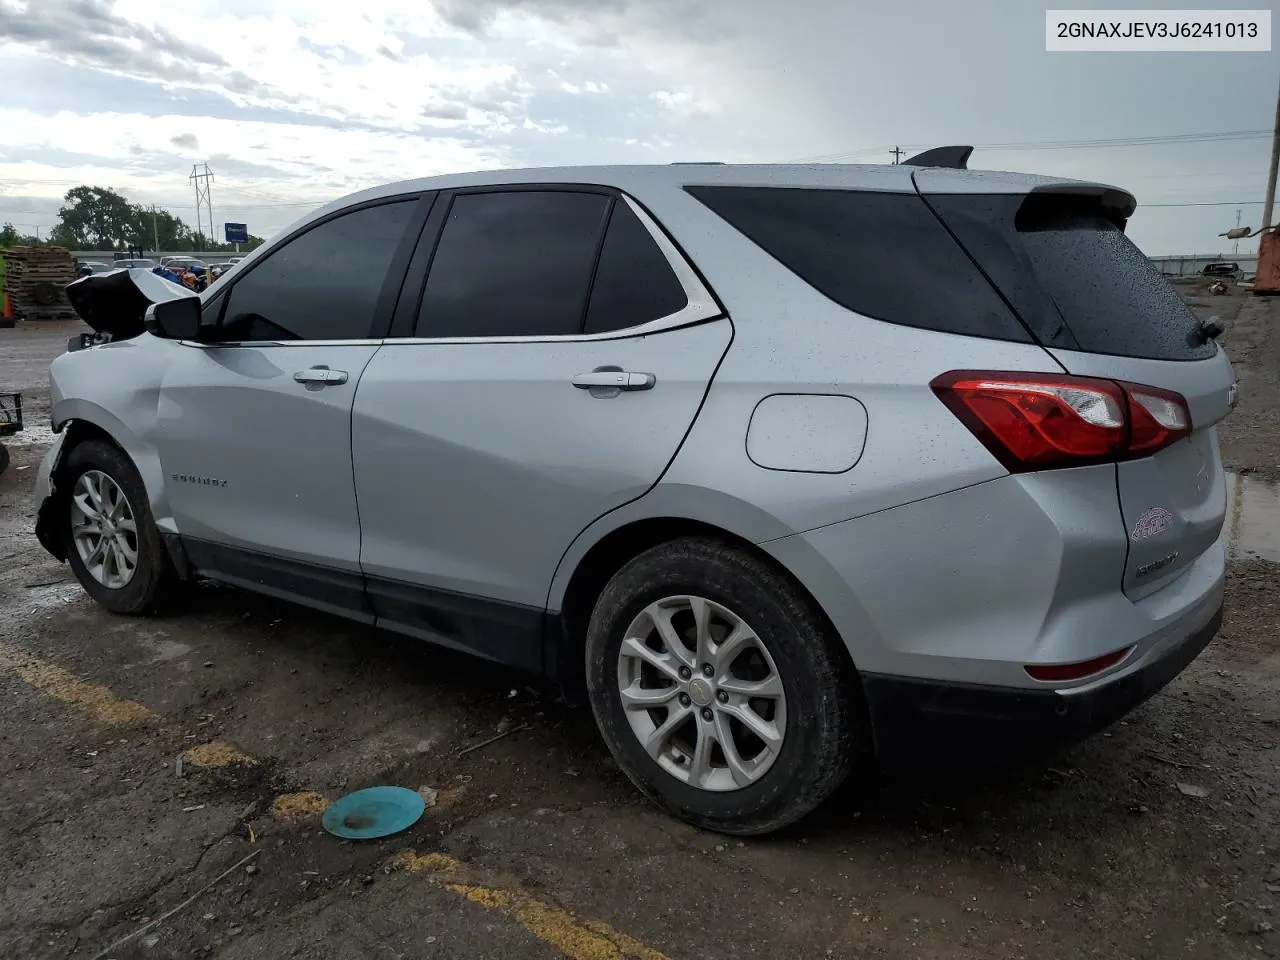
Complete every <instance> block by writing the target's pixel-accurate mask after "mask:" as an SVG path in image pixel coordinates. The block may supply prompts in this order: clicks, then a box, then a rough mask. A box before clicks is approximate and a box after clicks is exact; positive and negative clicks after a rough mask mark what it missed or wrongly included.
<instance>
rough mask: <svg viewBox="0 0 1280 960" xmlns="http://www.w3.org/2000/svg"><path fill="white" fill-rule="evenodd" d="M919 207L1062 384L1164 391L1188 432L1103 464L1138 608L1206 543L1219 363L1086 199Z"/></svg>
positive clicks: (1195, 321) (1183, 310)
mask: <svg viewBox="0 0 1280 960" xmlns="http://www.w3.org/2000/svg"><path fill="white" fill-rule="evenodd" d="M926 199H927V200H928V202H929V204H930V205H931V206H932V207H933V209H934V210H935V211H936V212H937V213H938V215H939V217H940V218H941V219H942V221H943V222H944V223H945V224H946V225H947V227H948V229H950V230H951V231H952V232H953V234H954V235H955V236H956V238H957V239H958V240H959V241H960V243H961V244H963V245H964V247H965V249H966V250H967V251H968V252H969V254H970V255H971V256H972V257H973V258H974V262H975V263H976V264H977V265H978V267H979V268H980V269H982V271H983V272H984V273H986V274H987V276H988V277H989V278H990V279H991V281H992V282H993V283H994V284H995V285H996V287H997V288H998V289H999V290H1000V292H1001V293H1002V294H1003V295H1004V297H1005V298H1006V299H1007V300H1008V301H1009V303H1010V304H1011V305H1012V306H1013V308H1014V309H1015V310H1016V311H1017V313H1018V315H1019V316H1020V317H1021V318H1022V320H1023V322H1025V323H1026V324H1027V325H1028V326H1029V327H1030V328H1031V329H1032V331H1033V332H1034V333H1035V334H1036V336H1037V338H1038V339H1039V340H1040V342H1041V343H1042V344H1044V345H1045V347H1046V348H1048V349H1049V352H1050V353H1051V354H1052V355H1053V356H1054V358H1055V359H1056V360H1057V361H1058V362H1059V363H1061V364H1062V366H1063V367H1064V368H1065V369H1066V370H1067V372H1069V373H1072V374H1077V375H1079V376H1092V377H1103V378H1106V379H1110V380H1122V381H1127V382H1129V383H1137V384H1145V385H1147V386H1153V387H1160V388H1163V389H1165V390H1172V391H1175V392H1176V393H1178V394H1179V395H1181V396H1182V397H1183V398H1184V399H1185V400H1186V402H1187V408H1188V412H1189V414H1190V420H1191V432H1190V433H1189V435H1188V436H1186V437H1184V438H1183V439H1181V440H1179V441H1177V442H1176V443H1174V444H1172V445H1170V446H1168V447H1166V448H1164V449H1162V450H1160V451H1159V452H1158V453H1156V454H1155V455H1153V456H1150V457H1144V458H1141V459H1138V460H1132V461H1126V462H1122V463H1119V464H1117V466H1116V489H1117V494H1118V496H1119V499H1120V510H1121V514H1122V515H1123V517H1124V522H1125V527H1126V531H1127V532H1128V534H1129V536H1128V541H1127V542H1128V556H1127V562H1126V564H1125V574H1124V584H1123V586H1124V590H1125V592H1126V593H1127V594H1128V595H1129V596H1130V597H1131V598H1133V599H1135V600H1137V599H1141V598H1142V597H1145V596H1148V595H1150V594H1152V593H1155V592H1156V591H1158V590H1159V589H1160V588H1162V587H1164V586H1166V585H1168V584H1170V583H1172V582H1173V581H1175V580H1177V579H1178V578H1179V576H1180V575H1181V574H1183V573H1184V572H1186V570H1187V569H1188V568H1189V567H1191V566H1192V565H1193V564H1194V563H1195V561H1196V560H1197V559H1198V558H1199V557H1201V556H1203V555H1204V553H1205V551H1207V550H1209V549H1210V548H1212V547H1213V545H1214V543H1215V541H1217V539H1218V537H1219V535H1220V533H1221V530H1222V524H1223V520H1224V518H1225V514H1226V488H1225V482H1224V478H1223V473H1222V460H1221V456H1220V453H1219V448H1218V441H1217V435H1216V431H1215V430H1214V426H1215V424H1217V423H1218V422H1219V421H1221V420H1222V419H1223V418H1224V417H1225V416H1226V415H1227V413H1228V412H1229V411H1230V391H1231V386H1232V384H1233V383H1234V380H1235V378H1234V376H1233V374H1232V371H1231V365H1230V363H1229V362H1228V361H1227V358H1226V355H1225V354H1223V353H1222V351H1221V350H1220V349H1219V348H1218V346H1217V344H1216V343H1215V342H1214V341H1212V340H1205V339H1204V337H1202V336H1201V335H1200V321H1199V318H1197V317H1196V315H1195V313H1194V311H1193V310H1192V309H1191V308H1190V307H1189V306H1188V305H1187V304H1186V303H1185V302H1184V301H1183V299H1182V297H1180V296H1179V295H1178V292H1177V291H1176V290H1175V289H1174V288H1173V287H1172V286H1171V285H1170V284H1169V282H1168V281H1167V280H1165V279H1164V278H1163V277H1162V276H1160V273H1159V271H1157V270H1156V268H1155V267H1154V265H1152V264H1151V262H1150V261H1149V260H1148V259H1147V258H1146V256H1145V255H1143V253H1142V252H1141V251H1140V250H1138V248H1137V247H1136V246H1135V245H1134V244H1133V243H1132V242H1131V241H1130V240H1129V239H1128V237H1126V236H1125V234H1124V230H1123V227H1124V219H1123V217H1122V216H1120V215H1119V212H1118V211H1117V210H1116V209H1114V208H1111V209H1108V208H1107V207H1104V206H1103V204H1102V203H1101V201H1100V198H1099V197H1098V196H1093V195H1079V194H1062V193H1044V194H1037V193H1030V194H1021V195H987V194H967V195H960V194H943V195H932V194H931V195H928V196H927V197H926Z"/></svg>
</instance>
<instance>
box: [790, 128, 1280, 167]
mask: <svg viewBox="0 0 1280 960" xmlns="http://www.w3.org/2000/svg"><path fill="white" fill-rule="evenodd" d="M1271 133H1272V132H1271V131H1270V130H1224V131H1219V132H1217V133H1175V134H1168V135H1164V136H1147V137H1104V138H1096V139H1091V140H1024V141H1016V142H1009V143H976V144H974V147H976V148H980V149H983V150H1066V149H1071V150H1087V149H1093V148H1096V147H1144V146H1158V145H1166V144H1178V143H1209V142H1217V141H1235V140H1264V139H1266V138H1268V137H1270V136H1271ZM927 146H929V144H923V143H909V144H907V148H908V149H910V150H915V149H919V148H921V147H927ZM884 150H889V148H888V147H871V148H868V149H866V150H854V151H848V152H844V153H828V154H821V155H819V156H814V157H804V158H803V159H799V160H793V161H791V162H792V163H827V162H835V161H839V160H845V159H852V158H854V157H861V156H867V155H868V154H872V153H879V152H881V151H884Z"/></svg>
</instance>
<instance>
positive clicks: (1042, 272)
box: [929, 194, 1217, 360]
mask: <svg viewBox="0 0 1280 960" xmlns="http://www.w3.org/2000/svg"><path fill="white" fill-rule="evenodd" d="M929 202H930V203H931V204H933V206H934V208H935V209H936V210H937V211H938V214H939V215H940V216H941V217H942V218H943V220H945V221H946V223H947V225H948V226H949V227H951V229H952V230H954V231H955V233H956V236H957V237H958V238H959V239H960V242H961V243H963V244H965V246H966V247H967V248H968V250H969V252H970V253H972V254H973V256H974V258H975V259H976V260H977V261H978V263H979V264H981V265H982V267H983V269H984V270H986V272H987V274H988V275H989V276H990V277H991V278H992V280H993V281H994V282H995V283H996V285H997V286H999V287H1000V289H1001V291H1002V292H1003V293H1004V294H1005V296H1006V297H1007V298H1008V299H1009V302H1010V303H1012V304H1013V305H1014V307H1015V309H1017V311H1018V313H1019V314H1020V315H1021V316H1022V318H1023V319H1024V320H1026V321H1027V323H1028V324H1029V325H1030V326H1031V328H1032V329H1033V330H1035V331H1036V332H1037V334H1038V335H1039V336H1040V339H1041V340H1042V341H1043V342H1044V343H1045V344H1046V345H1048V346H1059V347H1063V348H1066V349H1075V350H1087V351H1089V352H1091V353H1109V354H1116V355H1119V356H1125V357H1144V358H1147V359H1153V360H1197V359H1202V358H1204V357H1211V356H1213V355H1214V353H1215V352H1216V350H1217V348H1216V347H1215V346H1214V345H1213V344H1212V343H1207V344H1206V343H1201V342H1200V339H1199V337H1198V336H1196V333H1197V330H1198V323H1197V321H1196V317H1195V314H1194V313H1192V311H1191V308H1190V307H1188V306H1187V305H1186V304H1185V303H1184V302H1183V300H1182V298H1181V297H1179V296H1178V293H1177V291H1176V290H1174V289H1173V287H1172V286H1170V285H1169V283H1168V281H1166V280H1165V279H1164V278H1163V277H1162V276H1160V271H1159V270H1157V269H1156V267H1155V265H1154V264H1152V263H1151V261H1149V260H1148V259H1147V258H1146V256H1144V255H1143V253H1142V252H1141V251H1140V250H1139V249H1138V248H1137V247H1136V246H1134V245H1133V242H1132V241H1131V240H1129V238H1128V237H1126V236H1125V235H1124V231H1123V230H1122V229H1121V227H1120V225H1119V223H1117V222H1116V221H1114V220H1112V219H1110V218H1109V217H1108V216H1106V213H1105V211H1104V210H1103V209H1102V207H1101V206H1099V202H1098V200H1097V199H1095V198H1091V197H1077V196H1071V195H1063V194H1031V195H1029V196H974V195H956V196H939V197H930V198H929ZM1121 222H1122V221H1121Z"/></svg>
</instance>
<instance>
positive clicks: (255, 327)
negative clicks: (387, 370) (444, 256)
mask: <svg viewBox="0 0 1280 960" xmlns="http://www.w3.org/2000/svg"><path fill="white" fill-rule="evenodd" d="M416 203H417V201H416V200H404V201H399V202H396V203H384V204H380V205H378V206H375V207H365V208H364V209H361V210H355V211H353V212H351V213H347V214H343V215H342V216H340V217H335V218H334V219H332V220H326V221H325V222H324V223H321V224H320V225H319V226H317V227H313V228H312V229H310V230H308V231H307V232H306V233H304V234H302V235H301V236H298V237H295V238H294V239H292V240H290V241H288V242H287V243H285V244H284V245H283V246H281V247H280V248H279V249H277V250H274V251H272V253H271V254H270V255H269V256H268V257H267V258H266V259H264V260H262V261H261V262H260V263H258V264H257V265H256V266H254V267H253V269H252V270H250V271H249V272H248V273H246V274H245V275H244V276H243V277H241V278H240V279H238V280H237V281H236V283H235V286H233V287H232V288H231V293H230V295H229V297H228V302H227V310H226V313H225V315H224V316H225V319H224V321H223V332H222V334H221V336H222V338H223V339H228V340H352V339H362V338H364V337H367V336H369V332H370V329H371V327H372V325H373V317H374V312H375V311H376V309H377V306H378V296H379V294H380V293H381V292H382V284H383V281H385V280H386V277H387V271H388V270H389V268H390V266H391V259H392V257H393V256H394V254H395V252H396V248H397V247H398V246H399V244H400V241H401V239H402V238H403V237H404V233H405V228H406V227H407V226H408V224H409V218H410V216H411V215H412V213H413V208H414V205H415V204H416Z"/></svg>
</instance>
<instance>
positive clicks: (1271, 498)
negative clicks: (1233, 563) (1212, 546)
mask: <svg viewBox="0 0 1280 960" xmlns="http://www.w3.org/2000/svg"><path fill="white" fill-rule="evenodd" d="M1227 550H1228V552H1229V554H1230V556H1231V557H1232V558H1233V559H1235V560H1270V561H1271V562H1272V563H1280V483H1267V482H1266V481H1264V480H1255V479H1254V478H1253V477H1244V476H1241V475H1240V474H1238V473H1228V474H1227Z"/></svg>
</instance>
